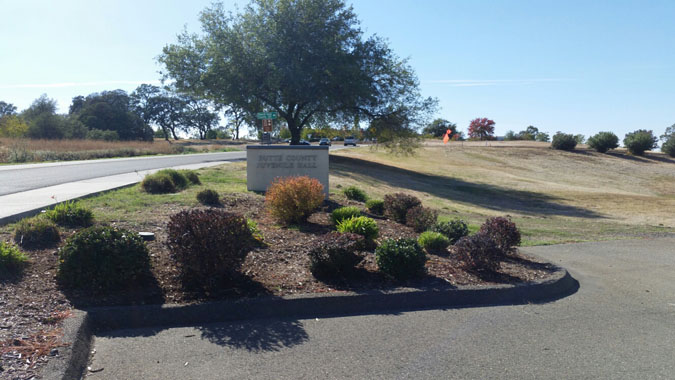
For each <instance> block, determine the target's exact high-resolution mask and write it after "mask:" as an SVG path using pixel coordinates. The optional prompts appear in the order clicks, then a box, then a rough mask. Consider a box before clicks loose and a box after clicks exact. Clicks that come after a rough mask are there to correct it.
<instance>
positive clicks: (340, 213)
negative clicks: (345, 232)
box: [330, 206, 361, 225]
mask: <svg viewBox="0 0 675 380" xmlns="http://www.w3.org/2000/svg"><path fill="white" fill-rule="evenodd" d="M360 215H361V210H359V208H358V207H355V206H346V207H340V208H336V209H335V210H333V212H332V213H331V214H330V219H331V220H332V221H333V224H336V225H337V224H338V223H340V222H341V221H343V220H345V219H349V218H352V217H355V216H360Z"/></svg>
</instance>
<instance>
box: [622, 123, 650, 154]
mask: <svg viewBox="0 0 675 380" xmlns="http://www.w3.org/2000/svg"><path fill="white" fill-rule="evenodd" d="M657 141H658V139H657V138H656V136H654V133H653V132H652V131H647V130H644V129H638V130H637V131H634V132H630V133H627V134H626V137H624V139H623V145H624V146H625V147H626V149H628V151H629V152H631V154H634V155H636V156H642V155H643V154H645V152H646V151H648V150H652V149H654V148H656V147H657V146H658V145H657Z"/></svg>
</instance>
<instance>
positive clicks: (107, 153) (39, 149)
mask: <svg viewBox="0 0 675 380" xmlns="http://www.w3.org/2000/svg"><path fill="white" fill-rule="evenodd" d="M243 144H245V142H237V141H230V140H190V139H184V140H178V141H172V142H168V141H166V140H162V139H155V141H154V142H143V141H103V140H67V139H63V140H33V139H10V138H0V164H1V163H19V162H44V161H72V160H90V159H98V158H112V157H134V156H147V155H157V154H180V153H201V152H213V151H225V150H237V149H241V146H243Z"/></svg>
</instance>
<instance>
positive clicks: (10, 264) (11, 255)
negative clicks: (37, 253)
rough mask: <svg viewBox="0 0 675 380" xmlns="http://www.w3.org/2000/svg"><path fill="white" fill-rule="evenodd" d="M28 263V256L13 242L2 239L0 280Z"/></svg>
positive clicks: (0, 246)
mask: <svg viewBox="0 0 675 380" xmlns="http://www.w3.org/2000/svg"><path fill="white" fill-rule="evenodd" d="M27 264H28V257H27V256H26V255H25V254H24V253H23V252H21V250H19V248H18V247H16V246H15V245H14V244H12V243H8V242H4V241H1V240H0V280H2V279H3V278H5V277H7V276H10V275H12V274H16V273H18V272H20V271H21V270H22V269H23V268H24V267H25V266H26V265H27Z"/></svg>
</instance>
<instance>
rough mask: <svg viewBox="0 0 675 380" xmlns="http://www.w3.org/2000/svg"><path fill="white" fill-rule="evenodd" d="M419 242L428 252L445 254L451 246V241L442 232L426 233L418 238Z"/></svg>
mask: <svg viewBox="0 0 675 380" xmlns="http://www.w3.org/2000/svg"><path fill="white" fill-rule="evenodd" d="M417 242H418V243H419V244H420V245H421V246H422V248H424V249H426V250H427V252H429V253H432V252H437V253H440V252H444V251H445V250H446V248H448V246H449V245H450V239H448V238H447V237H446V236H445V235H443V234H442V233H440V232H434V231H425V232H422V233H421V234H420V236H419V237H418V238H417Z"/></svg>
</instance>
